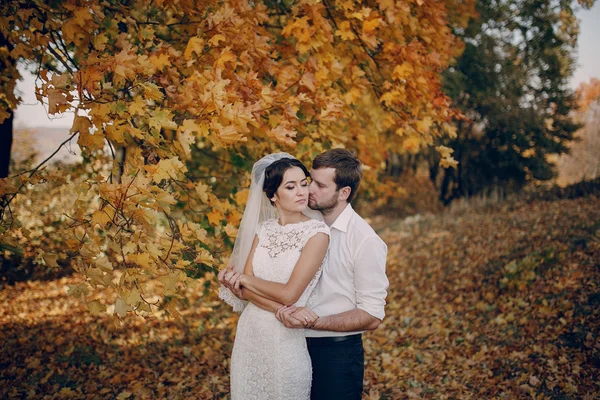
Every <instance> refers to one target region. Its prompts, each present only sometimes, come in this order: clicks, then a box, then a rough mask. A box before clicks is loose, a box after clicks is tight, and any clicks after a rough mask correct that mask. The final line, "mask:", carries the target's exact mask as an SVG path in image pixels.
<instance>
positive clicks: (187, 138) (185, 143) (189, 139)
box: [177, 130, 196, 155]
mask: <svg viewBox="0 0 600 400" xmlns="http://www.w3.org/2000/svg"><path fill="white" fill-rule="evenodd" d="M177 139H179V143H181V148H182V149H183V152H184V153H185V154H186V155H189V154H190V152H191V149H190V146H191V145H192V144H194V143H195V142H196V138H195V137H194V135H193V134H192V132H191V131H189V130H183V131H181V130H180V131H179V132H178V133H177Z"/></svg>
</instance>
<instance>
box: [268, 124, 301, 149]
mask: <svg viewBox="0 0 600 400" xmlns="http://www.w3.org/2000/svg"><path fill="white" fill-rule="evenodd" d="M267 134H268V135H269V137H271V138H273V139H275V140H276V141H277V142H279V143H281V144H284V145H286V146H292V147H294V146H296V142H295V141H294V138H295V137H296V131H294V130H293V129H289V128H286V127H285V126H284V125H279V126H278V127H277V128H275V129H271V130H270V131H269V132H267Z"/></svg>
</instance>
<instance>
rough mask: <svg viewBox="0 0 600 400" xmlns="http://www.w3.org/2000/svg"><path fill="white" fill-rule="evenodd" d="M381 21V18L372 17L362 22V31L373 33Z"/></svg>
mask: <svg viewBox="0 0 600 400" xmlns="http://www.w3.org/2000/svg"><path fill="white" fill-rule="evenodd" d="M381 22H382V21H381V18H373V19H370V20H368V21H365V22H363V32H364V33H367V34H371V33H373V31H375V29H377V28H378V27H379V25H381Z"/></svg>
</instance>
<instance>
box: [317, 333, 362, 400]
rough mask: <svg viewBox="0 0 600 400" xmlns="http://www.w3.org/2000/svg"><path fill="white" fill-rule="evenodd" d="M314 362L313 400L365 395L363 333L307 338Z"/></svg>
mask: <svg viewBox="0 0 600 400" xmlns="http://www.w3.org/2000/svg"><path fill="white" fill-rule="evenodd" d="M306 343H307V344H308V352H309V353H310V359H311V361H312V388H311V394H310V398H311V400H322V399H323V400H346V399H348V400H350V399H352V400H354V399H360V398H361V397H362V390H363V376H364V369H365V368H364V362H365V352H364V349H363V344H362V336H361V334H357V335H350V336H338V337H328V338H306Z"/></svg>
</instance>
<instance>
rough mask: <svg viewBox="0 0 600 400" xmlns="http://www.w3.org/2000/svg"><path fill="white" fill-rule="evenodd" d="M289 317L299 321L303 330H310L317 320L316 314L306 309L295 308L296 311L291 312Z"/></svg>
mask: <svg viewBox="0 0 600 400" xmlns="http://www.w3.org/2000/svg"><path fill="white" fill-rule="evenodd" d="M291 317H293V318H296V319H297V320H298V321H300V322H301V323H302V325H303V326H304V327H305V328H312V327H313V326H314V325H315V322H317V320H318V319H319V316H318V315H317V314H315V313H314V312H313V311H312V310H311V309H310V308H306V307H297V308H296V310H294V312H292V314H291Z"/></svg>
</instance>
